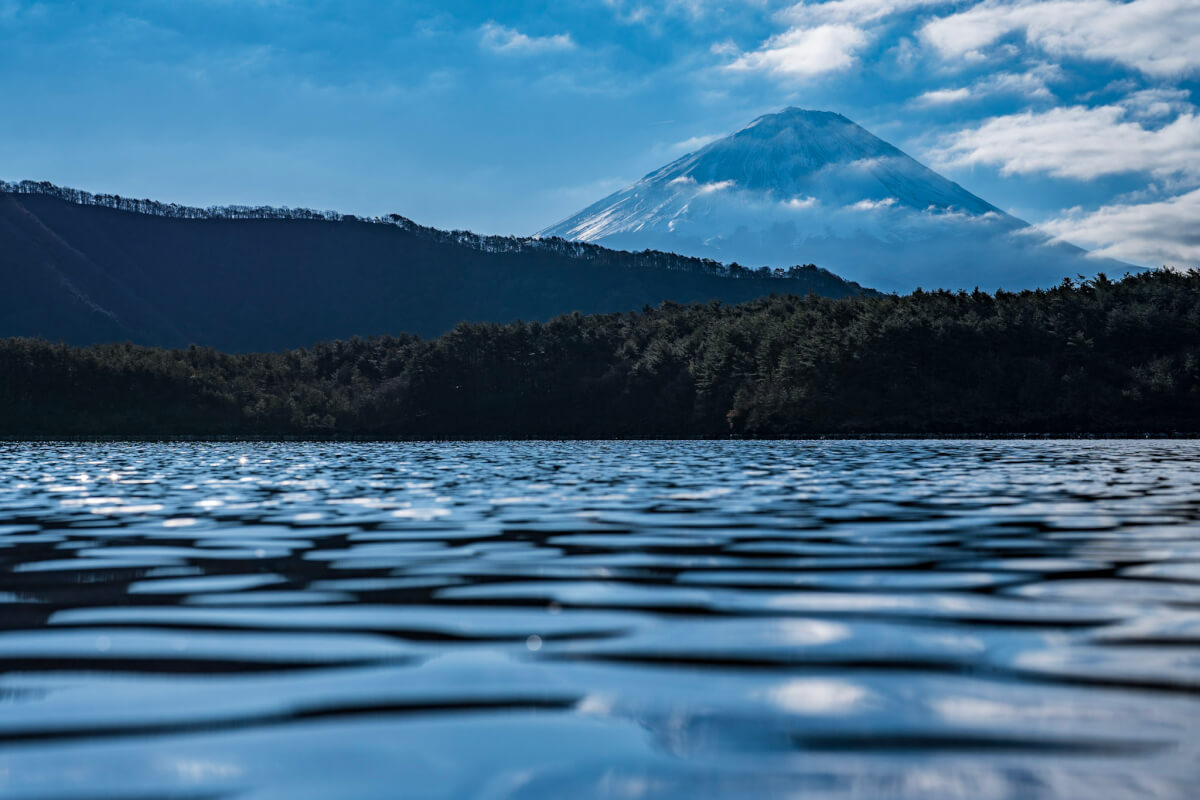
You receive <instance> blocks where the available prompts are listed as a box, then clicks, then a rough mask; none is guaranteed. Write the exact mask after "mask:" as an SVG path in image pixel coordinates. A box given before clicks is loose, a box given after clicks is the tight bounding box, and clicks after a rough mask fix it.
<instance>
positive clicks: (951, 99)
mask: <svg viewBox="0 0 1200 800" xmlns="http://www.w3.org/2000/svg"><path fill="white" fill-rule="evenodd" d="M970 96H971V90H970V89H968V88H966V87H960V88H958V89H934V90H932V91H929V92H925V93H924V94H922V95H920V96H919V97H917V98H916V100H915V101H914V102H915V103H917V105H923V106H946V105H950V104H951V103H961V102H962V101H963V100H966V99H968V98H969V97H970Z"/></svg>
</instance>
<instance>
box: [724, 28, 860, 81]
mask: <svg viewBox="0 0 1200 800" xmlns="http://www.w3.org/2000/svg"><path fill="white" fill-rule="evenodd" d="M867 41H868V39H867V35H866V34H865V33H864V32H863V31H862V30H860V29H859V28H857V27H855V26H853V25H819V26H817V27H815V28H792V29H790V30H788V31H785V32H784V33H781V34H778V35H777V36H772V37H771V38H770V39H768V40H767V41H765V42H763V44H762V46H761V47H759V49H757V50H755V51H753V52H750V53H744V54H742V55H741V56H739V57H738V58H737V59H736V60H735V61H734V62H733V63H732V64H729V65H728V67H727V69H729V70H732V71H735V72H766V73H768V74H771V75H775V76H781V77H789V78H804V77H810V76H813V75H820V74H821V73H823V72H836V71H837V70H842V69H846V68H847V67H850V66H852V65H853V64H854V63H855V61H856V60H857V54H858V52H859V51H860V50H862V49H863V48H864V47H866V46H867Z"/></svg>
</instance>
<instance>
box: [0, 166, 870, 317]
mask: <svg viewBox="0 0 1200 800" xmlns="http://www.w3.org/2000/svg"><path fill="white" fill-rule="evenodd" d="M0 193H8V194H14V195H32V196H40V197H51V198H54V199H56V200H62V201H65V202H67V203H71V204H73V205H79V206H93V207H96V208H107V209H111V210H115V211H125V212H129V213H133V214H142V215H145V216H151V217H164V218H167V219H188V220H304V221H323V222H364V223H370V224H374V225H387V226H390V227H394V228H399V229H400V230H403V231H405V232H408V233H411V234H414V235H415V236H418V237H420V238H422V239H425V240H428V241H431V242H436V243H438V244H456V245H461V246H463V247H469V248H471V249H473V250H478V251H480V252H484V253H530V252H535V251H536V252H540V253H549V254H554V255H559V256H564V257H567V258H572V259H579V260H582V261H589V262H595V263H597V264H600V265H605V266H621V267H624V268H633V269H668V270H680V271H684V272H698V273H702V274H706V275H722V276H725V277H730V278H749V277H756V278H774V279H777V280H787V279H792V280H796V279H801V278H813V277H817V276H821V277H826V276H827V277H828V278H832V279H834V280H836V281H839V282H840V280H841V279H840V278H836V276H834V275H833V273H831V272H829V271H828V270H824V269H821V268H820V267H817V266H815V265H813V264H804V265H796V266H792V267H789V268H787V269H782V268H779V267H776V268H774V269H772V268H770V267H758V268H749V267H745V266H742V265H741V264H738V263H736V262H734V263H731V264H723V263H721V262H720V261H716V260H714V259H711V258H694V257H692V256H684V255H679V254H678V253H668V252H665V251H662V250H641V251H637V252H628V251H624V250H613V249H611V248H607V247H601V246H600V245H595V244H589V243H588V242H579V241H572V240H569V239H562V238H560V237H557V236H551V237H546V238H541V237H536V236H487V235H482V234H478V233H473V232H472V231H464V230H452V231H444V230H441V229H439V228H431V227H429V226H427V225H420V224H418V223H416V222H414V221H413V220H411V219H409V218H407V217H403V216H401V215H399V214H388V215H386V216H377V217H359V216H355V215H353V214H342V213H340V212H337V211H317V210H314V209H311V208H288V207H276V206H247V205H225V206H208V207H206V208H199V207H196V206H185V205H180V204H178V203H162V202H159V201H157V200H150V199H138V198H133V197H122V196H121V195H119V194H93V193H91V192H86V191H83V190H82V189H72V188H71V187H68V186H57V185H55V184H53V183H50V182H48V181H0ZM850 285H851V286H852V287H853V288H854V289H855V290H860V291H861V290H862V287H860V286H858V284H850ZM782 288H783V289H784V290H786V289H787V288H788V287H786V286H785V287H782ZM867 292H868V293H871V292H870V290H867Z"/></svg>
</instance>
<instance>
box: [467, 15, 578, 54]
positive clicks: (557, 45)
mask: <svg viewBox="0 0 1200 800" xmlns="http://www.w3.org/2000/svg"><path fill="white" fill-rule="evenodd" d="M479 36H480V44H481V45H482V46H483V47H484V49H486V50H491V51H492V52H495V53H509V54H521V53H547V52H562V51H564V50H574V49H575V47H576V44H575V40H574V39H572V38H571V34H569V33H558V34H554V35H552V36H530V35H528V34H525V33H521V32H520V31H519V30H517V29H516V28H507V27H505V26H503V25H501V24H499V23H497V22H488V23H486V24H484V25H483V26H482V27H480V29H479Z"/></svg>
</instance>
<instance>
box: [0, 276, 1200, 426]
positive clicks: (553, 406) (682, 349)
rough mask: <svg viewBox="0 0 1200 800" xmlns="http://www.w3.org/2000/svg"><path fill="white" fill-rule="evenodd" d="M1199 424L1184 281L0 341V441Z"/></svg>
mask: <svg viewBox="0 0 1200 800" xmlns="http://www.w3.org/2000/svg"><path fill="white" fill-rule="evenodd" d="M1195 431H1200V272H1196V271H1192V272H1190V273H1179V272H1171V271H1166V270H1162V271H1157V272H1153V273H1147V274H1140V275H1135V276H1127V277H1125V278H1124V279H1123V280H1119V281H1113V280H1109V279H1108V278H1106V277H1104V276H1099V277H1098V278H1096V279H1095V280H1090V281H1084V282H1074V281H1069V280H1068V281H1064V283H1063V284H1062V285H1061V286H1060V287H1058V288H1055V289H1051V290H1046V291H1025V292H1020V293H1004V292H1000V293H997V294H994V295H992V294H986V293H983V292H974V293H964V292H958V293H951V292H916V293H914V294H912V295H906V296H895V295H889V296H876V297H848V298H841V299H831V298H823V297H818V296H815V295H809V296H807V297H796V296H791V295H773V296H771V297H767V298H763V299H760V300H755V301H752V302H748V303H744V304H741V305H735V306H730V305H722V304H719V303H715V302H714V303H709V304H704V305H691V306H685V305H677V304H671V303H667V304H664V305H662V306H659V307H656V308H646V309H643V310H642V311H641V312H634V313H622V314H597V315H581V314H568V315H564V316H560V317H557V318H555V319H553V320H551V321H549V322H547V323H537V322H529V323H526V322H515V323H512V324H508V325H500V324H461V325H459V326H458V327H456V328H455V329H454V330H452V331H451V332H449V333H446V334H444V335H442V336H440V337H437V338H433V339H422V338H419V337H417V336H410V335H402V336H388V337H378V338H371V339H357V338H356V339H351V340H348V341H332V342H327V343H322V344H318V345H317V346H315V347H312V348H310V349H298V350H290V351H286V352H282V353H270V354H242V355H231V354H225V353H221V352H218V351H216V350H213V349H210V348H203V347H190V348H188V349H179V350H166V349H158V348H147V347H140V346H135V345H132V344H117V345H102V346H93V347H86V348H75V347H70V346H66V345H63V344H52V343H49V342H46V341H42V340H36V339H27V338H17V339H8V340H3V341H0V433H2V434H5V435H13V436H28V435H44V436H79V435H150V436H154V435H162V436H169V435H193V436H224V435H233V436H292V435H294V436H366V437H381V438H389V437H417V438H440V437H454V438H468V437H546V438H589V437H706V436H714V437H715V436H728V435H744V436H780V435H783V436H803V435H824V434H832V435H837V434H871V433H894V434H904V433H950V434H971V433H980V434H999V433H1021V432H1031V433H1060V434H1075V433H1088V432H1092V433H1101V432H1105V433H1138V434H1140V433H1177V432H1195Z"/></svg>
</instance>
